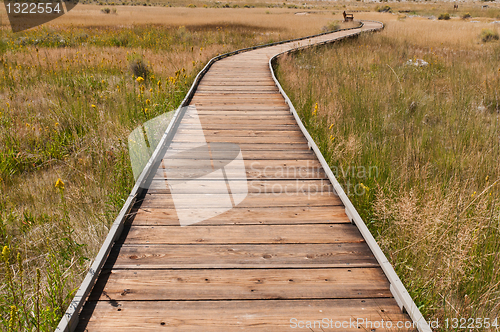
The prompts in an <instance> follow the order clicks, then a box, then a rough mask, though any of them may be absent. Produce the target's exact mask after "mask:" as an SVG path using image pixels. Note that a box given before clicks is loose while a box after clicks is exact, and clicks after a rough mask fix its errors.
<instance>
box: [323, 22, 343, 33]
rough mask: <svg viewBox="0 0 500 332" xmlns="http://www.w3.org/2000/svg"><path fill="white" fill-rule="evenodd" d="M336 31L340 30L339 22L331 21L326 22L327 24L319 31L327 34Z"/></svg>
mask: <svg viewBox="0 0 500 332" xmlns="http://www.w3.org/2000/svg"><path fill="white" fill-rule="evenodd" d="M338 29H340V24H339V21H332V22H328V24H327V25H325V26H324V27H323V28H322V29H321V30H323V32H328V31H335V30H338Z"/></svg>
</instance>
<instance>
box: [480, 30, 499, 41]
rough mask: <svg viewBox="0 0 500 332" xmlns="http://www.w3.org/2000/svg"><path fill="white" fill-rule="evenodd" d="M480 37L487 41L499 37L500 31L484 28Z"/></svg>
mask: <svg viewBox="0 0 500 332" xmlns="http://www.w3.org/2000/svg"><path fill="white" fill-rule="evenodd" d="M480 37H481V40H482V41H483V42H485V43H487V42H490V41H494V40H498V39H499V35H498V32H497V31H493V30H490V29H483V31H481V35H480Z"/></svg>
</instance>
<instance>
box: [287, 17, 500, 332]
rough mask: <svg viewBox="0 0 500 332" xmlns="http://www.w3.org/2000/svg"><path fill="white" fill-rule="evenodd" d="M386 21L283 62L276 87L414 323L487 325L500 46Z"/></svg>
mask: <svg viewBox="0 0 500 332" xmlns="http://www.w3.org/2000/svg"><path fill="white" fill-rule="evenodd" d="M386 17H387V19H386V20H384V21H385V22H387V26H386V28H385V29H384V30H383V32H380V33H376V34H368V35H363V36H360V37H359V38H356V39H352V40H348V41H345V42H342V43H338V44H335V45H332V46H328V47H320V48H315V49H310V50H306V51H303V52H300V53H298V54H294V55H290V56H286V57H283V58H281V59H280V61H279V67H278V73H279V79H280V81H281V82H282V83H283V86H284V88H285V90H286V91H287V93H288V94H289V96H290V98H291V100H292V102H293V103H294V105H295V106H296V108H297V110H298V112H299V113H300V115H301V118H302V120H303V121H304V123H305V124H306V127H307V128H308V130H309V132H310V133H311V134H312V136H313V137H314V139H315V141H316V142H317V143H318V145H319V147H320V148H321V150H322V152H323V154H324V156H325V158H326V159H327V161H328V162H329V163H330V165H331V166H332V169H333V170H335V171H336V172H335V173H336V176H337V178H338V179H339V181H340V183H341V184H342V185H343V187H344V188H345V189H346V191H348V194H349V195H350V196H351V199H352V200H353V202H354V205H355V206H356V207H357V208H358V211H360V213H361V215H362V217H363V219H364V220H365V222H366V223H367V224H368V225H369V227H370V229H371V231H372V233H373V234H374V235H375V237H376V239H377V241H378V243H379V244H380V245H381V247H382V248H383V250H384V252H385V253H386V255H387V256H388V258H389V260H390V261H391V263H392V264H393V265H394V267H395V269H396V271H397V273H398V275H399V276H400V277H401V278H402V280H403V283H404V284H405V285H406V287H407V288H408V290H409V291H410V293H411V295H412V297H413V298H414V300H415V302H416V303H417V305H418V306H419V307H420V309H421V310H422V312H423V313H424V315H425V316H426V317H427V318H428V319H429V320H435V319H439V321H440V322H443V321H444V320H445V319H447V318H448V319H450V321H451V319H453V318H459V319H460V318H465V319H470V318H474V319H475V318H481V317H484V318H490V319H495V318H497V317H499V316H500V300H499V299H500V241H499V239H500V164H499V160H500V141H499V139H500V57H499V55H500V44H499V42H498V41H492V42H484V41H483V40H482V37H481V34H482V33H484V32H483V29H490V30H492V31H493V32H496V28H494V27H493V28H492V24H487V23H484V24H481V23H471V22H469V21H463V20H451V21H438V20H435V21H428V20H425V21H423V20H422V19H420V18H413V19H410V18H406V19H399V20H398V19H396V18H394V15H392V16H390V15H387V16H386ZM418 60H424V61H425V62H426V63H427V65H423V66H416V65H414V64H415V63H420V64H422V63H423V62H421V61H418ZM367 169H372V170H376V171H372V172H370V173H368V172H361V170H367ZM468 321H469V320H468ZM441 330H442V331H452V330H453V331H454V330H460V331H462V330H466V329H452V328H444V329H441ZM485 330H492V331H495V330H498V328H497V329H493V328H492V329H485Z"/></svg>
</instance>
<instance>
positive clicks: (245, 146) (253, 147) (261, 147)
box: [169, 142, 310, 153]
mask: <svg viewBox="0 0 500 332" xmlns="http://www.w3.org/2000/svg"><path fill="white" fill-rule="evenodd" d="M199 146H200V144H198V143H196V142H173V143H171V144H170V145H169V148H170V149H172V150H179V149H186V148H195V147H199ZM238 146H239V147H240V149H241V151H249V152H253V151H263V152H266V151H295V152H297V150H300V151H302V152H305V153H307V152H310V149H309V146H308V145H307V143H239V144H238Z"/></svg>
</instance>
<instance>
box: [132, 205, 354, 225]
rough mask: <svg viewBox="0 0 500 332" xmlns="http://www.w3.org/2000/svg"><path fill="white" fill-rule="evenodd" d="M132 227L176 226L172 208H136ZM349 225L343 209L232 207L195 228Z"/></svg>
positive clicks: (198, 215) (194, 214)
mask: <svg viewBox="0 0 500 332" xmlns="http://www.w3.org/2000/svg"><path fill="white" fill-rule="evenodd" d="M202 215H203V212H197V211H192V213H191V217H192V218H193V219H200V218H201V217H202ZM130 219H132V225H136V226H139V225H179V220H178V217H177V212H176V210H175V208H155V209H149V208H138V209H136V210H134V211H133V212H131V214H130ZM316 223H327V224H332V223H350V220H349V219H348V218H347V215H346V214H345V210H344V207H343V206H340V205H339V206H332V207H330V208H326V209H325V208H324V207H322V206H321V207H317V206H308V207H298V206H287V207H250V208H239V207H235V208H233V209H231V210H229V211H226V212H224V213H222V214H219V215H217V216H215V217H212V218H210V219H208V220H205V221H202V222H200V223H198V224H197V225H223V224H230V225H233V224H234V225H252V224H254V225H261V224H265V225H279V224H316Z"/></svg>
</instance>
